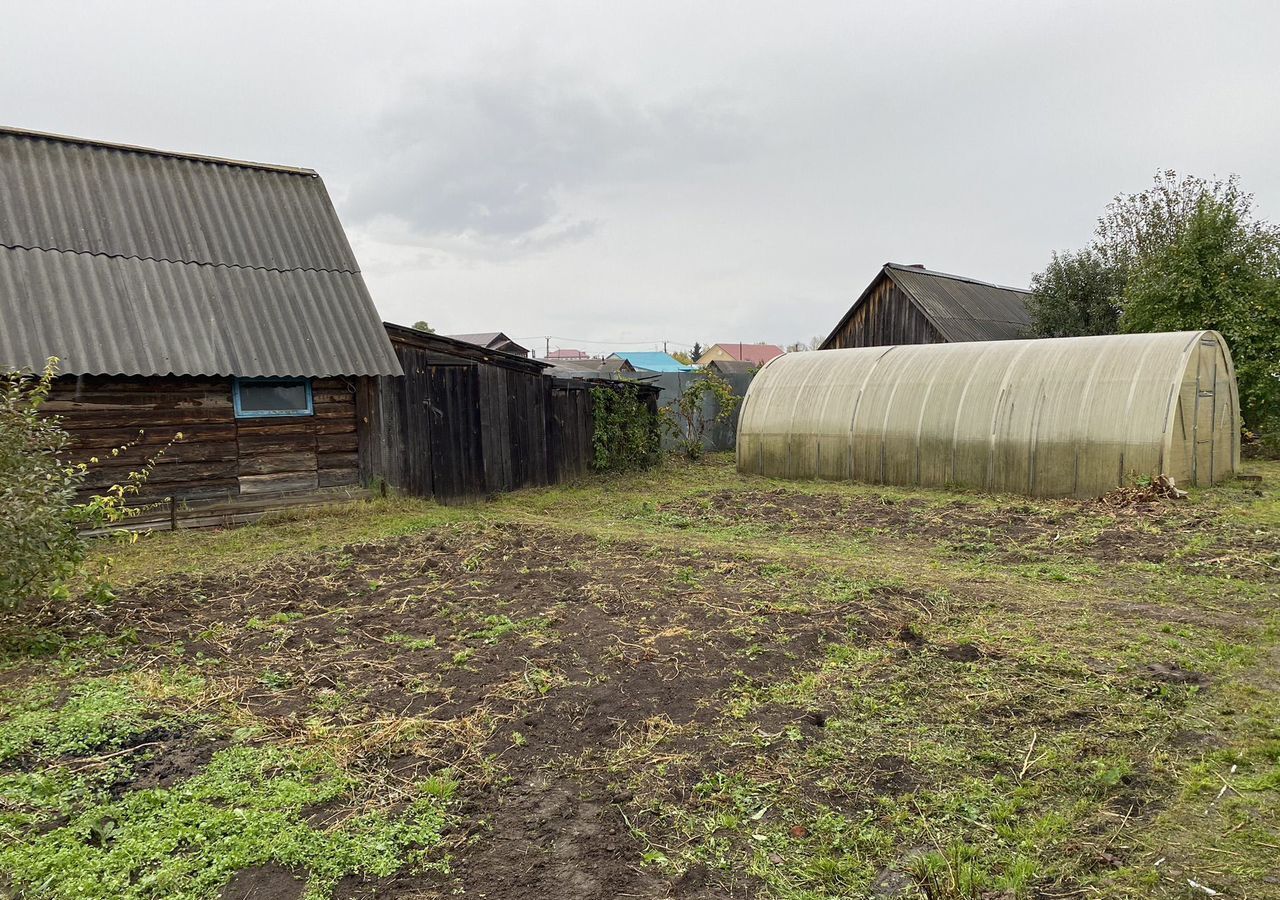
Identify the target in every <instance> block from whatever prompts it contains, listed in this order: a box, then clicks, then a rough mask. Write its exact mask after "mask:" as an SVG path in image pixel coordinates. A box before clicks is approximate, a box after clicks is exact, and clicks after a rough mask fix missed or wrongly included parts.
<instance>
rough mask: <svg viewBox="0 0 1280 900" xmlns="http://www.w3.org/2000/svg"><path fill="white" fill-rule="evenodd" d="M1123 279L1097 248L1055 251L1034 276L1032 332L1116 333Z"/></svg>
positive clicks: (1049, 334) (1070, 334) (1054, 334)
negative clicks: (1043, 267) (1076, 251)
mask: <svg viewBox="0 0 1280 900" xmlns="http://www.w3.org/2000/svg"><path fill="white" fill-rule="evenodd" d="M1123 291H1124V279H1123V277H1121V275H1120V272H1119V270H1118V269H1116V267H1115V266H1112V265H1111V264H1109V263H1108V262H1107V261H1106V260H1105V259H1104V258H1103V256H1102V254H1101V253H1099V252H1098V251H1096V250H1094V249H1086V250H1081V251H1079V252H1078V253H1061V254H1059V253H1054V254H1053V259H1052V260H1051V261H1050V262H1049V266H1048V268H1046V269H1045V270H1044V271H1043V272H1040V273H1038V274H1036V275H1034V276H1033V277H1032V279H1031V299H1030V301H1028V303H1027V306H1028V308H1029V309H1030V311H1031V319H1032V325H1031V333H1032V334H1033V335H1035V336H1036V337H1073V336H1076V335H1082V334H1115V333H1116V332H1117V331H1119V330H1120V301H1121V294H1122V293H1123Z"/></svg>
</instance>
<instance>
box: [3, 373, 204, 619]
mask: <svg viewBox="0 0 1280 900" xmlns="http://www.w3.org/2000/svg"><path fill="white" fill-rule="evenodd" d="M57 364H58V360H57V359H56V358H52V357H51V358H50V359H49V361H48V362H47V363H46V364H45V368H44V371H43V372H41V373H40V374H38V375H33V374H29V373H22V372H8V373H0V609H6V608H9V607H13V606H16V605H17V604H18V603H20V602H22V601H23V600H27V599H31V598H34V597H41V596H43V597H49V596H58V595H60V594H64V593H65V592H66V584H67V581H68V580H69V579H70V578H71V577H72V576H74V575H75V574H76V573H77V572H79V571H80V568H81V566H82V564H83V563H84V560H85V555H86V551H87V549H88V548H87V545H86V543H85V540H84V538H83V536H82V535H81V530H82V529H85V528H102V527H106V526H110V525H112V524H115V523H117V522H119V521H120V520H121V519H123V518H126V517H127V516H130V515H133V514H135V513H136V510H131V509H129V507H128V506H127V505H126V499H127V498H128V496H129V495H131V494H136V493H137V492H138V489H139V487H141V486H142V484H143V483H144V482H145V481H146V479H147V476H148V475H149V474H150V472H151V469H152V467H153V466H154V465H155V463H156V460H157V459H158V458H159V456H160V455H161V454H162V453H164V449H161V450H160V452H159V453H157V454H156V455H155V456H153V457H152V458H151V459H149V460H147V462H146V464H145V465H144V466H143V467H142V469H141V470H139V471H136V472H131V473H129V477H128V478H127V479H125V481H124V483H123V484H116V485H112V486H111V487H110V488H109V489H107V490H106V491H105V492H103V493H102V494H100V495H97V496H94V497H91V498H89V500H87V501H86V502H84V503H77V502H76V492H77V491H78V490H79V489H80V487H81V485H82V484H83V483H84V476H85V473H86V472H87V471H88V466H87V465H86V464H84V463H75V464H71V463H67V462H66V461H65V460H66V451H67V445H68V443H69V441H70V437H69V436H68V435H67V432H66V431H65V430H64V429H63V428H62V426H61V424H60V423H59V421H58V419H57V418H56V417H51V416H45V415H43V414H42V413H41V409H40V408H41V407H42V406H43V405H44V403H45V401H46V400H48V399H49V392H50V390H52V388H53V381H54V379H55V378H56V377H57ZM175 439H177V440H181V439H182V433H181V432H179V433H178V434H177V435H176V437H175ZM126 446H127V445H126ZM123 449H125V448H124V447H120V448H117V449H115V450H112V451H111V454H112V455H113V456H118V455H119V454H120V452H121V451H122V450H123ZM96 461H97V460H91V462H96ZM130 537H131V538H133V537H135V536H134V535H130ZM109 565H110V560H109V559H107V560H104V561H103V563H102V565H101V567H100V568H99V570H98V571H97V572H96V573H94V577H93V579H92V584H91V594H93V595H96V596H98V597H100V598H102V597H106V596H109V594H110V591H109V589H108V588H107V587H106V582H105V576H106V571H107V568H108V567H109Z"/></svg>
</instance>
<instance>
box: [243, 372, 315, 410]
mask: <svg viewBox="0 0 1280 900" xmlns="http://www.w3.org/2000/svg"><path fill="white" fill-rule="evenodd" d="M232 395H233V397H234V399H235V407H236V418H237V419H269V418H276V417H280V416H310V415H313V414H314V413H315V406H314V404H313V403H312V400H311V380H310V379H309V378H237V379H236V380H235V383H234V385H233V386H232Z"/></svg>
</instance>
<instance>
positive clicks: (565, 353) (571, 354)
mask: <svg viewBox="0 0 1280 900" xmlns="http://www.w3.org/2000/svg"><path fill="white" fill-rule="evenodd" d="M544 358H545V359H590V358H591V354H589V353H587V352H586V351H584V350H570V349H561V350H552V351H551V352H550V353H548V354H547V355H546V356H545V357H544Z"/></svg>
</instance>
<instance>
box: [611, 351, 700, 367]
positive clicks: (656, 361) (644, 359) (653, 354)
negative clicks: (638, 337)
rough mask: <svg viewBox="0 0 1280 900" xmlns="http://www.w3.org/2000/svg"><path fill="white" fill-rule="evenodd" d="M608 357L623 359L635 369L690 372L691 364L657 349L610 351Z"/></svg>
mask: <svg viewBox="0 0 1280 900" xmlns="http://www.w3.org/2000/svg"><path fill="white" fill-rule="evenodd" d="M609 358H610V359H625V360H626V361H627V362H629V363H631V365H633V366H635V367H636V368H637V369H642V370H644V371H647V372H692V371H693V370H694V367H693V366H686V365H685V364H684V363H682V362H680V360H678V359H676V358H675V357H673V356H671V355H669V354H666V353H662V352H660V351H657V350H622V351H620V352H618V353H610V354H609Z"/></svg>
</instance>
